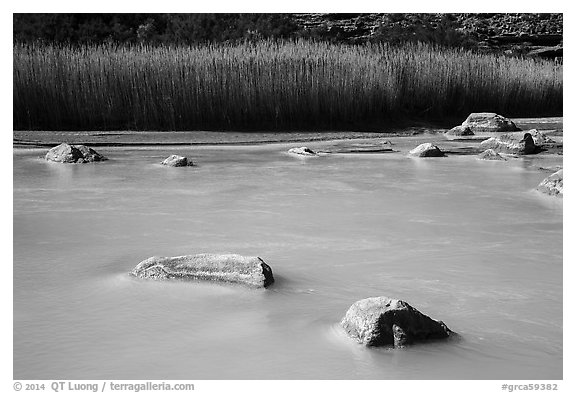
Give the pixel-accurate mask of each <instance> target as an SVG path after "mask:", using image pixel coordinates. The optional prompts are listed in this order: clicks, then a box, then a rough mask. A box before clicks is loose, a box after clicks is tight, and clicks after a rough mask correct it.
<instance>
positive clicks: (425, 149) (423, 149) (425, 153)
mask: <svg viewBox="0 0 576 393" xmlns="http://www.w3.org/2000/svg"><path fill="white" fill-rule="evenodd" d="M409 154H410V155H411V156H414V157H444V153H443V152H442V150H440V149H439V148H438V146H435V145H433V144H431V143H423V144H421V145H419V146H418V147H416V148H415V149H412V150H410V153H409Z"/></svg>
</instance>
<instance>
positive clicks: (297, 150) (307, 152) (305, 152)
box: [288, 146, 317, 156]
mask: <svg viewBox="0 0 576 393" xmlns="http://www.w3.org/2000/svg"><path fill="white" fill-rule="evenodd" d="M288 153H292V154H299V155H301V156H316V155H317V154H316V152H315V151H313V150H312V149H309V148H307V147H306V146H302V147H293V148H292V149H290V150H288Z"/></svg>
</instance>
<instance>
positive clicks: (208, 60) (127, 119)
mask: <svg viewBox="0 0 576 393" xmlns="http://www.w3.org/2000/svg"><path fill="white" fill-rule="evenodd" d="M13 88H14V91H13V93H14V128H15V129H17V130H18V129H43V130H77V129H80V130H114V129H131V130H244V129H251V130H314V129H331V130H354V129H361V128H363V127H369V128H377V127H379V126H382V125H384V124H386V123H388V122H391V121H399V120H406V119H410V120H439V119H444V118H447V117H450V118H457V117H465V116H466V115H467V114H468V113H470V112H479V111H494V112H498V113H501V114H503V115H507V116H518V117H533V116H545V115H561V114H562V66H561V65H557V64H554V63H550V62H545V61H541V60H533V59H526V60H524V59H517V58H509V57H502V56H494V55H479V54H473V53H470V52H466V51H463V50H457V49H438V48H433V47H430V46H425V45H419V44H415V45H408V46H404V47H389V46H386V45H364V46H344V45H332V44H327V43H313V42H306V41H301V42H271V41H261V42H258V43H255V44H254V43H246V44H241V45H214V46H198V47H168V46H163V47H146V46H132V47H128V46H121V47H113V46H82V47H67V46H64V47H63V46H54V45H24V44H16V45H14V85H13Z"/></svg>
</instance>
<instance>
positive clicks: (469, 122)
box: [462, 112, 520, 132]
mask: <svg viewBox="0 0 576 393" xmlns="http://www.w3.org/2000/svg"><path fill="white" fill-rule="evenodd" d="M462 126H463V127H469V128H470V130H472V132H509V131H520V129H519V128H518V127H516V124H514V122H513V121H512V120H510V119H508V118H506V117H504V116H500V115H498V114H496V113H491V112H482V113H471V114H470V115H469V116H468V118H466V120H464V122H463V123H462Z"/></svg>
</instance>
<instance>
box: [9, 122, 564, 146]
mask: <svg viewBox="0 0 576 393" xmlns="http://www.w3.org/2000/svg"><path fill="white" fill-rule="evenodd" d="M512 120H513V121H514V122H515V123H516V124H517V125H518V126H519V127H520V128H521V129H523V130H530V129H534V128H536V129H538V130H539V131H544V132H553V131H562V130H563V117H548V118H519V119H512ZM447 130H448V128H441V127H437V126H423V125H418V126H413V127H397V128H396V127H395V128H393V129H389V130H386V131H384V130H383V131H380V132H374V131H365V132H362V131H328V132H319V131H291V132H240V131H23V130H14V131H13V139H12V147H13V148H18V149H25V148H51V147H54V146H57V145H59V144H60V143H63V142H66V143H70V144H83V145H87V146H91V147H128V148H129V147H163V146H167V147H169V146H175V147H177V146H182V147H184V146H261V145H273V144H274V145H275V144H282V143H284V144H288V143H316V142H336V141H347V140H348V141H350V140H361V139H365V140H375V139H383V138H403V137H418V136H421V137H423V139H427V140H428V139H430V137H435V136H441V137H443V133H444V132H445V131H447ZM482 136H483V135H482ZM486 136H488V135H486Z"/></svg>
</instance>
